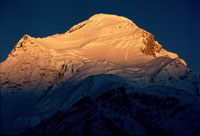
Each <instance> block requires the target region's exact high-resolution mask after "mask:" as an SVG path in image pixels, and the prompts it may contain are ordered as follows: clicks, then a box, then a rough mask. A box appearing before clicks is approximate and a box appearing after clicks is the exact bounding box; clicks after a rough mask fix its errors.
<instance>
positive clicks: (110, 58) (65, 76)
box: [0, 14, 199, 132]
mask: <svg viewBox="0 0 200 136" xmlns="http://www.w3.org/2000/svg"><path fill="white" fill-rule="evenodd" d="M144 32H145V31H144V30H142V29H141V28H139V27H138V26H136V25H135V24H134V23H133V22H132V21H130V20H129V19H127V18H125V17H119V16H116V15H109V14H97V15H94V16H92V17H91V18H89V19H88V20H86V21H84V22H82V23H80V24H78V25H75V26H74V27H72V28H71V29H70V30H69V31H67V32H66V33H64V34H56V35H53V36H49V37H46V38H33V37H31V36H28V35H25V36H24V37H23V38H22V39H21V40H20V41H19V42H18V43H17V45H16V46H15V49H13V51H12V52H11V53H10V54H9V56H8V58H7V60H6V61H4V62H2V63H1V64H0V68H1V71H0V76H1V87H2V88H1V102H2V105H4V106H2V107H1V108H3V109H2V118H5V120H3V124H5V122H6V125H4V128H3V130H4V131H5V132H9V129H11V128H13V129H15V128H14V127H16V129H17V124H21V123H22V124H23V123H24V120H26V121H25V122H26V123H25V125H27V127H30V126H32V125H33V124H31V123H30V124H29V122H32V123H35V122H38V120H40V119H43V118H45V117H49V116H50V115H52V114H53V113H54V112H55V111H56V110H58V109H59V108H58V105H59V106H61V107H62V108H63V107H65V106H62V105H63V104H64V105H69V103H72V102H74V101H75V99H77V98H78V97H80V94H81V93H84V94H94V95H95V94H98V93H97V92H95V89H96V88H98V87H99V86H101V85H104V84H103V83H102V82H100V81H99V80H103V81H104V80H107V79H106V78H105V77H103V78H105V79H101V78H99V77H98V78H97V80H98V81H99V82H96V84H94V85H93V87H94V88H93V89H90V91H91V92H87V90H89V89H88V88H86V89H84V86H81V87H80V89H78V91H77V92H76V93H74V92H71V91H70V89H67V87H68V86H67V87H66V86H65V87H64V88H65V89H66V90H63V91H60V92H55V90H56V89H57V88H59V87H62V85H63V84H65V83H66V82H67V83H68V82H71V83H72V84H75V83H79V82H80V81H82V80H83V79H85V78H87V77H88V76H92V75H99V74H114V75H117V76H119V77H122V78H125V79H127V81H126V82H127V84H130V85H131V86H134V87H138V88H143V87H145V86H148V85H151V84H153V85H165V86H169V87H174V88H178V89H183V88H184V89H186V90H187V91H189V92H190V93H191V94H195V93H196V92H195V91H193V92H191V90H195V88H196V86H194V85H193V84H192V82H196V81H197V82H198V83H199V77H197V75H196V74H195V73H193V72H189V71H190V70H189V69H188V68H187V67H186V63H185V62H184V60H181V59H180V58H178V55H177V54H174V53H171V52H168V51H166V50H164V49H161V50H160V51H154V50H153V51H154V53H155V55H151V54H149V55H147V54H145V53H143V51H142V50H143V49H144V48H146V46H147V45H146V44H145V43H144V40H147V37H144V36H143V33H144ZM153 43H154V44H155V45H158V46H161V45H159V43H158V42H156V41H153ZM186 73H187V74H188V73H189V75H188V76H185V74H186ZM171 76H172V77H173V79H170V80H169V78H171ZM180 77H185V78H184V79H183V80H181V81H180V80H179V78H180ZM112 80H113V82H117V81H118V79H115V78H114V79H112ZM172 80H173V82H172ZM123 82H125V81H123ZM183 84H184V85H183ZM198 86H199V85H198V84H197V87H198ZM95 87H96V88H95ZM102 90H103V89H102ZM49 91H50V93H49ZM51 91H52V92H51ZM68 91H69V92H68ZM84 91H85V92H84ZM92 91H93V92H92ZM99 91H100V90H99ZM80 92H81V93H80ZM51 93H52V94H54V95H52V94H51ZM29 96H31V98H30V99H27V98H26V97H29ZM55 96H58V98H56V97H55ZM70 96H72V97H70ZM67 98H68V99H67ZM20 99H25V100H24V102H22V100H20ZM38 101H39V102H38ZM8 103H9V104H8ZM22 103H26V104H25V105H24V107H18V109H17V110H18V111H19V112H21V113H24V114H23V115H21V114H20V115H18V114H16V113H15V110H16V108H13V107H16V106H19V105H20V104H22ZM5 105H6V106H8V107H5ZM30 105H32V106H33V107H34V108H30V109H29V110H30V112H29V111H27V108H29V107H30ZM56 106H57V107H56ZM51 109H54V110H52V111H51ZM33 111H39V112H36V113H34V114H32V113H33ZM7 112H9V113H10V115H7V114H6V113H7ZM36 115H38V117H35V116H36ZM8 118H17V119H16V120H9V121H8V120H7V119H8ZM34 120H35V121H34ZM13 122H14V124H15V125H14V126H12V123H13ZM23 127H24V126H23Z"/></svg>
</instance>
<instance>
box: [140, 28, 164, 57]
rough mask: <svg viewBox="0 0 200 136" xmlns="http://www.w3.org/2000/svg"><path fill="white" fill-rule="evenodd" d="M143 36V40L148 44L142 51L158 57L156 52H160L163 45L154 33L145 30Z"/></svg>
mask: <svg viewBox="0 0 200 136" xmlns="http://www.w3.org/2000/svg"><path fill="white" fill-rule="evenodd" d="M142 37H144V40H143V42H144V44H145V45H146V46H145V48H144V49H143V50H142V52H143V53H145V54H146V55H153V56H154V57H156V53H160V51H161V50H162V46H161V45H160V44H158V42H156V41H154V35H152V34H150V33H148V32H146V31H143V33H142Z"/></svg>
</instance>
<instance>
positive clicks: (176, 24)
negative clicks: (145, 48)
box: [0, 0, 200, 72]
mask: <svg viewBox="0 0 200 136" xmlns="http://www.w3.org/2000/svg"><path fill="white" fill-rule="evenodd" d="M96 13H108V14H116V15H121V16H125V17H127V18H129V19H131V20H132V21H133V22H134V23H136V24H137V25H138V26H139V27H141V28H143V29H145V30H147V31H148V32H150V33H152V34H154V35H155V39H156V40H157V41H158V42H159V43H160V44H162V46H163V48H165V49H167V50H168V51H172V52H175V53H177V54H178V55H179V56H180V57H181V58H183V59H184V60H185V61H186V62H187V64H188V67H189V68H191V69H192V70H193V71H198V72H200V61H199V59H200V26H199V25H200V1H199V0H72V1H71V0H0V53H1V55H0V62H2V61H4V60H5V59H6V58H7V55H8V54H9V53H10V51H11V50H12V49H13V47H14V46H15V44H16V43H17V42H18V40H19V39H20V38H21V37H22V36H23V35H24V34H29V35H31V36H33V37H46V36H49V35H52V34H56V33H64V32H66V31H67V30H68V29H69V28H70V27H71V26H73V25H75V24H77V23H79V22H81V21H83V20H86V19H88V18H89V17H90V16H92V15H93V14H96Z"/></svg>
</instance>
